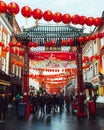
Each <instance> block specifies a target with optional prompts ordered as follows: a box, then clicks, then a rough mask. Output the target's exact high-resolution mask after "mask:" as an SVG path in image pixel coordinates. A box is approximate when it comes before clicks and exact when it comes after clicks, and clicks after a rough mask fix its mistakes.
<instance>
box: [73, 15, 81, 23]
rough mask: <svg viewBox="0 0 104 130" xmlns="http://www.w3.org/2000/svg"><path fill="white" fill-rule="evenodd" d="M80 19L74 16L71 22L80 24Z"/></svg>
mask: <svg viewBox="0 0 104 130" xmlns="http://www.w3.org/2000/svg"><path fill="white" fill-rule="evenodd" d="M79 19H80V17H79V15H77V14H75V15H73V16H72V18H71V21H72V23H73V24H79Z"/></svg>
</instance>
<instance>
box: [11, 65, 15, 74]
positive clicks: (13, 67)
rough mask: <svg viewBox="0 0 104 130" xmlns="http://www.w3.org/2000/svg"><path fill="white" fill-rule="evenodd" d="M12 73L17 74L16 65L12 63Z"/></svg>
mask: <svg viewBox="0 0 104 130" xmlns="http://www.w3.org/2000/svg"><path fill="white" fill-rule="evenodd" d="M12 73H13V74H15V65H13V64H12Z"/></svg>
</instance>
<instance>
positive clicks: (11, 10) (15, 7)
mask: <svg viewBox="0 0 104 130" xmlns="http://www.w3.org/2000/svg"><path fill="white" fill-rule="evenodd" d="M8 12H9V13H10V14H12V15H16V14H18V13H19V6H18V4H16V3H14V2H11V3H9V4H8Z"/></svg>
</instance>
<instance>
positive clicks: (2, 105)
mask: <svg viewBox="0 0 104 130" xmlns="http://www.w3.org/2000/svg"><path fill="white" fill-rule="evenodd" d="M7 110H8V100H7V98H6V95H5V94H0V122H4V121H5V117H6V111H7Z"/></svg>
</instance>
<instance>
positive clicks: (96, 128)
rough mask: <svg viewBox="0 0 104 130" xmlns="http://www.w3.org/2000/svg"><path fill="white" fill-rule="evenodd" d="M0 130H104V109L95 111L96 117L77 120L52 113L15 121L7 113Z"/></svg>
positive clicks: (12, 115)
mask: <svg viewBox="0 0 104 130" xmlns="http://www.w3.org/2000/svg"><path fill="white" fill-rule="evenodd" d="M0 130H104V109H97V114H96V117H81V118H80V119H78V118H77V116H76V115H73V114H72V113H71V112H70V113H67V112H66V111H64V112H63V113H59V112H57V113H52V114H51V116H50V117H47V116H46V115H45V116H44V117H42V116H41V115H40V114H39V115H38V116H33V115H32V114H31V115H30V118H29V120H25V119H17V118H16V116H15V114H14V112H13V111H12V112H9V113H8V115H7V119H6V121H5V123H4V124H2V123H0Z"/></svg>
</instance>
